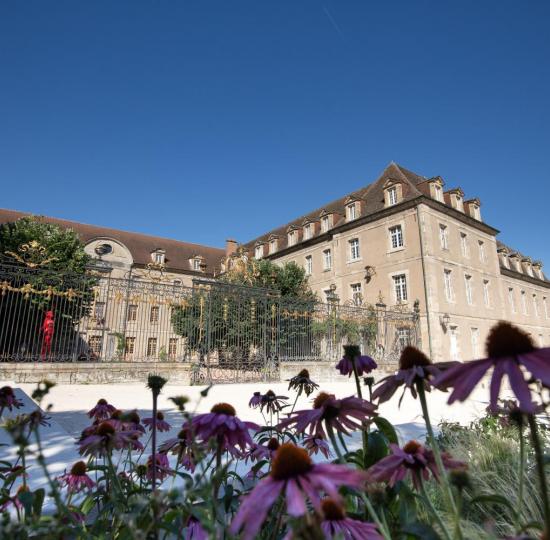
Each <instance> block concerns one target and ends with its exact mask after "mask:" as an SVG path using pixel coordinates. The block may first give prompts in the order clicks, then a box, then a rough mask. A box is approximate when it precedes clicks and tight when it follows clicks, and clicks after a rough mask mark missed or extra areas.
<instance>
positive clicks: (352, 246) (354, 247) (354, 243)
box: [348, 238, 361, 262]
mask: <svg viewBox="0 0 550 540" xmlns="http://www.w3.org/2000/svg"><path fill="white" fill-rule="evenodd" d="M348 245H349V256H350V259H349V260H350V262H355V261H360V260H361V248H360V243H359V238H351V239H350V240H348ZM354 255H355V256H354Z"/></svg>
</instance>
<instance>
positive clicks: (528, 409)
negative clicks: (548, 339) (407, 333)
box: [433, 322, 550, 414]
mask: <svg viewBox="0 0 550 540" xmlns="http://www.w3.org/2000/svg"><path fill="white" fill-rule="evenodd" d="M487 356H488V358H483V359H481V360H474V361H472V362H465V363H463V364H462V363H460V364H457V365H455V366H453V367H451V368H450V369H448V370H447V371H445V373H442V374H441V375H439V376H437V377H436V378H435V379H434V381H433V384H434V386H443V387H450V388H453V391H452V392H451V395H450V396H449V400H448V403H449V404H451V403H453V402H455V401H464V400H465V399H466V398H467V397H468V396H469V395H470V394H471V392H472V390H473V389H474V387H475V386H476V385H477V383H478V382H479V381H480V380H481V379H482V377H483V376H484V375H485V374H486V373H487V372H488V371H489V370H490V369H491V368H494V369H493V374H492V376H491V385H490V406H491V408H492V409H496V406H497V400H498V396H499V393H500V386H501V384H502V379H503V378H504V376H505V375H506V376H507V377H508V380H509V381H510V386H511V387H512V390H513V392H514V394H515V395H516V397H517V399H518V401H519V407H520V409H521V410H522V411H523V412H525V413H528V414H534V413H535V412H536V410H537V405H536V404H535V403H534V402H533V400H532V399H531V391H530V389H529V383H528V381H526V380H525V375H524V372H527V373H528V374H529V375H530V376H531V377H532V378H533V379H536V380H539V381H540V382H541V383H542V384H543V385H544V386H545V387H546V388H550V348H548V347H547V348H544V349H536V348H535V346H534V344H533V341H532V339H531V337H530V336H529V335H528V334H527V333H525V332H523V331H522V330H520V329H519V328H517V327H516V326H514V325H513V324H510V323H507V322H499V323H498V324H496V325H495V326H493V328H492V329H491V331H490V333H489V336H488V338H487Z"/></svg>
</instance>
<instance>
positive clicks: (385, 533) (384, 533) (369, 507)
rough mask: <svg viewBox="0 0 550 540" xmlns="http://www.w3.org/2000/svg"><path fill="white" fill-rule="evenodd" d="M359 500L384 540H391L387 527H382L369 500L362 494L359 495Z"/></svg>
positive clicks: (382, 524)
mask: <svg viewBox="0 0 550 540" xmlns="http://www.w3.org/2000/svg"><path fill="white" fill-rule="evenodd" d="M361 500H362V501H363V503H364V504H365V506H366V507H367V510H368V511H369V514H370V516H371V518H372V520H373V521H374V522H375V523H376V525H377V526H378V529H379V530H380V532H381V533H382V536H383V537H384V538H385V539H386V540H391V534H390V532H389V530H388V529H387V527H386V526H385V525H384V523H382V521H381V520H380V518H379V517H378V514H377V513H376V510H375V509H374V507H373V506H372V503H371V502H370V499H369V498H368V497H367V496H366V495H365V494H364V493H361Z"/></svg>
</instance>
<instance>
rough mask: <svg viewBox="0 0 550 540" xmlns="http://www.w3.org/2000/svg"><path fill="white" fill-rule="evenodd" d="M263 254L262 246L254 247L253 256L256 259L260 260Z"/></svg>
mask: <svg viewBox="0 0 550 540" xmlns="http://www.w3.org/2000/svg"><path fill="white" fill-rule="evenodd" d="M263 254H264V246H256V253H255V254H254V256H255V257H256V259H261V258H262V255H263Z"/></svg>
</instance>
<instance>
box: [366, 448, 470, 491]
mask: <svg viewBox="0 0 550 540" xmlns="http://www.w3.org/2000/svg"><path fill="white" fill-rule="evenodd" d="M390 449H391V452H392V453H391V455H389V456H387V457H385V458H382V459H381V460H380V461H378V462H377V463H375V464H374V465H373V466H372V467H370V468H369V469H368V470H367V478H368V480H369V481H370V482H387V483H388V484H389V485H390V487H391V486H393V485H395V484H396V483H397V482H399V481H400V480H403V479H404V478H405V477H406V476H407V475H410V476H411V479H412V482H413V485H414V487H415V488H416V489H420V486H421V481H422V480H428V479H429V476H430V475H429V473H430V472H431V473H432V475H433V476H434V478H435V479H436V480H437V479H438V478H439V473H438V470H437V464H436V462H435V458H434V454H433V452H432V451H431V450H430V449H428V448H426V447H425V446H423V445H421V444H420V443H419V442H417V441H409V442H408V443H407V444H406V445H405V446H403V448H399V446H398V445H396V444H390ZM441 459H442V462H443V466H444V468H445V469H449V470H452V469H464V468H466V464H465V463H462V462H461V461H456V460H454V459H452V458H451V456H450V455H449V454H447V453H445V452H443V453H442V454H441Z"/></svg>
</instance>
